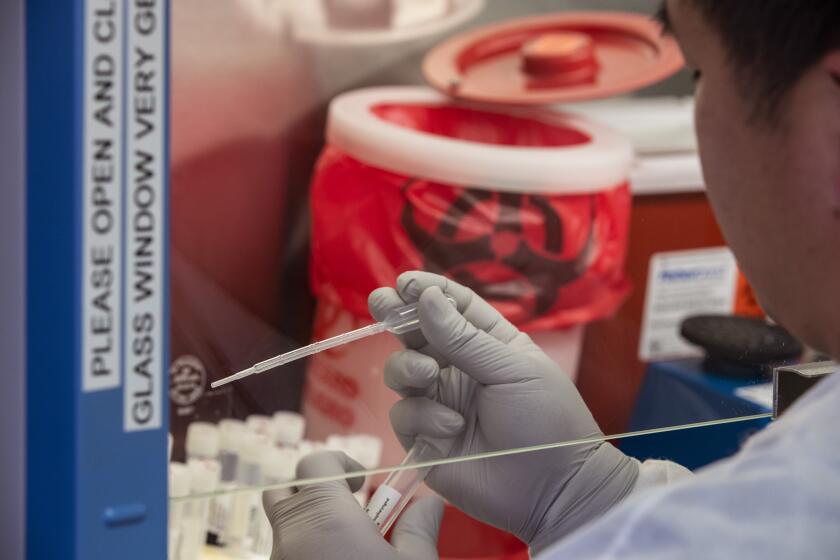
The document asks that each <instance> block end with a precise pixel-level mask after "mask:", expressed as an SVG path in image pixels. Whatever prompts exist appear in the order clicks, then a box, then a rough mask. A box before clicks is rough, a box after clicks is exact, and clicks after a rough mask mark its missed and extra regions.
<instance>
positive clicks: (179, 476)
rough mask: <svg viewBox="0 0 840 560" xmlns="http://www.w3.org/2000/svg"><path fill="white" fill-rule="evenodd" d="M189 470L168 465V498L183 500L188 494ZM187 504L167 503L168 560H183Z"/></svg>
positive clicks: (177, 464) (181, 464)
mask: <svg viewBox="0 0 840 560" xmlns="http://www.w3.org/2000/svg"><path fill="white" fill-rule="evenodd" d="M190 484H191V480H190V469H189V467H187V465H185V464H184V463H170V464H169V497H170V498H183V497H185V496H188V495H189V493H190ZM190 509H191V508H190V503H189V502H176V503H172V502H170V503H169V543H168V544H169V546H168V549H169V556H168V557H169V559H170V560H185V554H184V553H185V552H187V551H185V550H184V545H185V542H184V536H185V529H187V531H188V526H189V516H190V513H191V512H190Z"/></svg>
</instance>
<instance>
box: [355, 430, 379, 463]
mask: <svg viewBox="0 0 840 560" xmlns="http://www.w3.org/2000/svg"><path fill="white" fill-rule="evenodd" d="M347 447H348V448H349V451H347V454H348V455H350V456H351V457H352V458H353V459H355V460H356V461H358V462H359V463H361V464H362V466H363V467H364V468H366V469H375V468H378V467H379V463H380V461H381V460H382V438H378V437H376V436H372V435H367V434H358V435H352V436H349V437H348V438H347Z"/></svg>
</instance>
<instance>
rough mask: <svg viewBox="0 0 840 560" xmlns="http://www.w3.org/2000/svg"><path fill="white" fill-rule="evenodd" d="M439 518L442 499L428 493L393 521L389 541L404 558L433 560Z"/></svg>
mask: <svg viewBox="0 0 840 560" xmlns="http://www.w3.org/2000/svg"><path fill="white" fill-rule="evenodd" d="M442 518H443V500H441V499H440V498H438V497H437V496H428V497H425V498H421V499H419V500H417V501H416V502H415V503H414V504H412V505H411V506H410V507H408V508H407V509H406V510H405V512H404V513H403V514H402V516H400V518H399V519H398V520H397V524H396V525H395V526H394V531H393V533H392V534H391V544H392V545H393V546H394V548H396V549H397V552H399V554H400V558H403V559H405V560H409V559H410V560H433V559H434V560H437V558H438V553H437V540H438V532H439V531H440V521H441V519H442Z"/></svg>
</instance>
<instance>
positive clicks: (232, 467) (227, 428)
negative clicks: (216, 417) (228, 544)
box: [207, 418, 248, 545]
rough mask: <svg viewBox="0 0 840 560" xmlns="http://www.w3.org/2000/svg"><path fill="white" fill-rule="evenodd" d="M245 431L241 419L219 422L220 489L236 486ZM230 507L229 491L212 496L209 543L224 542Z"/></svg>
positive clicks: (231, 505) (231, 488)
mask: <svg viewBox="0 0 840 560" xmlns="http://www.w3.org/2000/svg"><path fill="white" fill-rule="evenodd" d="M247 433H248V427H247V426H246V425H245V422H243V421H242V420H236V419H234V418H226V419H224V420H222V421H220V422H219V464H220V465H221V477H220V482H219V489H220V490H223V491H230V490H233V489H234V488H236V485H237V481H236V478H237V471H238V468H239V451H240V448H241V446H242V441H243V438H244V437H245V434H247ZM232 507H233V496H232V495H231V494H229V493H224V494H220V495H219V496H214V497H213V499H212V501H211V502H210V521H209V523H208V527H207V531H208V537H207V540H208V542H209V543H210V544H216V545H220V544H223V543H224V534H225V530H226V528H227V526H228V523H229V522H230V515H231V509H232Z"/></svg>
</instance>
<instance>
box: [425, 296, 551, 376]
mask: <svg viewBox="0 0 840 560" xmlns="http://www.w3.org/2000/svg"><path fill="white" fill-rule="evenodd" d="M418 313H419V315H420V329H421V330H422V331H423V336H425V337H426V340H428V342H429V345H430V346H432V347H433V348H434V349H435V350H436V351H437V352H439V353H440V354H441V355H442V356H443V358H444V359H445V360H446V361H447V362H448V363H451V364H452V365H454V366H455V367H457V368H458V369H460V370H461V371H463V372H464V373H465V374H467V375H469V376H470V377H472V378H473V379H475V380H476V381H478V382H479V383H483V384H485V385H496V384H501V383H514V382H521V381H526V380H528V379H530V378H531V376H533V375H534V372H533V371H532V369H533V368H531V367H530V366H529V363H528V360H526V359H525V357H524V355H523V353H522V352H521V351H519V350H516V349H514V348H511V347H510V346H508V345H506V344H505V343H504V342H502V341H500V340H499V339H497V338H495V337H493V336H491V335H489V334H487V333H486V332H485V331H483V330H480V329H478V328H476V326H475V325H473V324H472V323H471V322H470V321H468V320H467V319H466V318H465V317H464V316H463V315H461V313H459V312H458V311H457V310H456V309H455V308H454V307H453V306H452V304H451V303H450V302H449V300H448V299H446V297H445V296H444V295H443V292H442V291H441V290H440V288H438V287H437V286H432V287H430V288H427V289H426V291H425V292H423V295H421V296H420V300H419V302H418Z"/></svg>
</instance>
